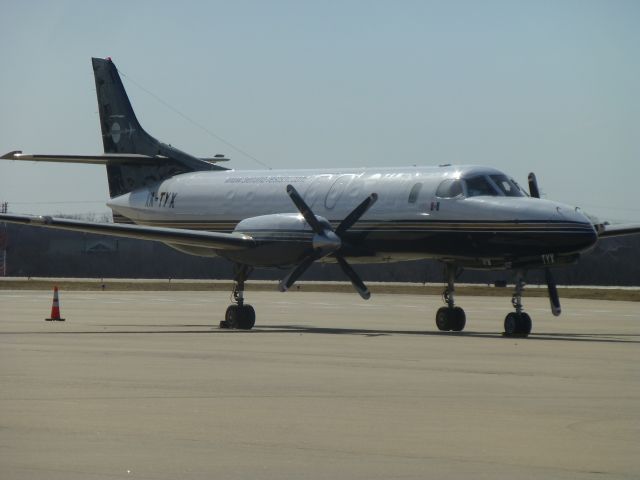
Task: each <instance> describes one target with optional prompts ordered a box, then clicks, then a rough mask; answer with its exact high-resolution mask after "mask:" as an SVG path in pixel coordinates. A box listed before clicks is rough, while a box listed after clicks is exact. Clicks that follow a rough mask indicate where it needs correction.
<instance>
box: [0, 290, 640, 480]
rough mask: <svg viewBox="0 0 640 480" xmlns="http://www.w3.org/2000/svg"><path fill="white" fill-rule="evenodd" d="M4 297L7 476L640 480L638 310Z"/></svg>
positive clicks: (470, 301)
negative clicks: (520, 332)
mask: <svg viewBox="0 0 640 480" xmlns="http://www.w3.org/2000/svg"><path fill="white" fill-rule="evenodd" d="M248 300H249V301H250V303H252V304H253V305H254V307H255V308H256V311H257V325H256V328H255V329H254V330H253V331H249V332H243V331H228V330H219V329H218V328H217V323H218V321H219V320H220V318H221V317H222V315H223V313H224V310H225V308H226V306H227V304H228V303H229V302H228V294H226V293H223V292H212V293H207V292H92V293H87V292H65V291H62V292H61V297H60V301H61V309H62V315H63V316H64V317H65V318H66V321H65V322H45V321H44V318H45V317H48V316H49V313H50V308H51V293H50V292H44V291H0V478H2V479H12V480H13V479H65V480H69V479H70V480H76V479H118V478H122V479H128V478H132V479H133V478H140V479H178V478H179V479H200V478H203V479H204V478H208V479H211V478H220V479H248V478H252V479H283V478H305V479H340V478H344V479H391V478H402V479H423V478H437V479H461V478H463V479H464V478H468V479H479V478H487V479H510V480H511V479H534V478H535V479H538V478H554V479H604V478H606V479H621V478H625V479H632V478H633V479H636V478H639V477H640V361H639V360H640V349H639V344H640V304H639V303H631V302H606V301H592V300H564V301H563V315H562V317H560V318H555V317H553V316H552V315H551V314H550V312H549V308H548V301H547V300H546V299H533V298H529V299H528V298H526V297H525V298H524V304H525V308H526V309H527V311H528V312H529V313H530V314H531V316H532V318H533V322H534V326H533V334H532V335H531V337H530V338H528V339H509V338H504V337H502V336H501V334H500V332H502V322H503V319H504V316H505V314H506V313H508V312H509V311H510V308H511V306H510V303H509V300H508V299H505V298H489V297H485V298H480V297H471V298H463V297H459V298H458V302H459V305H460V306H462V307H463V308H465V310H466V312H467V329H466V330H465V332H462V333H461V334H448V333H442V332H438V331H437V329H436V327H435V322H434V317H435V311H436V310H437V308H438V307H439V306H441V301H440V299H439V298H437V297H432V296H419V295H412V296H404V295H376V296H374V297H372V299H371V300H370V301H368V302H365V301H363V300H361V299H360V298H359V297H358V296H357V295H356V294H336V293H300V292H289V293H286V294H281V293H278V292H273V293H268V292H255V293H252V292H250V295H249V299H248Z"/></svg>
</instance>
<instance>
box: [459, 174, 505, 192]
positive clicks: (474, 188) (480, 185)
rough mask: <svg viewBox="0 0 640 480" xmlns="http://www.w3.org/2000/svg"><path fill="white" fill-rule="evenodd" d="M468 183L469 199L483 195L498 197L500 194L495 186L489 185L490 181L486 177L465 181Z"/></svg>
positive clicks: (481, 176)
mask: <svg viewBox="0 0 640 480" xmlns="http://www.w3.org/2000/svg"><path fill="white" fill-rule="evenodd" d="M465 181H466V183H467V196H468V197H480V196H483V195H489V196H491V197H496V196H497V195H498V192H496V190H495V189H494V188H493V185H491V183H489V180H487V178H486V177H485V176H484V175H479V176H477V177H472V178H467V179H465Z"/></svg>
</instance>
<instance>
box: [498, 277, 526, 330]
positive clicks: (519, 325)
mask: <svg viewBox="0 0 640 480" xmlns="http://www.w3.org/2000/svg"><path fill="white" fill-rule="evenodd" d="M523 277H524V274H523V272H521V271H518V272H517V273H516V290H515V292H514V294H513V297H511V304H512V305H513V308H515V310H516V311H515V312H511V313H509V314H508V315H507V317H506V318H505V319H504V336H505V337H527V336H528V335H529V334H530V333H531V317H530V316H529V315H528V314H527V313H526V312H523V311H522V292H523V291H524V286H525V283H524V279H523Z"/></svg>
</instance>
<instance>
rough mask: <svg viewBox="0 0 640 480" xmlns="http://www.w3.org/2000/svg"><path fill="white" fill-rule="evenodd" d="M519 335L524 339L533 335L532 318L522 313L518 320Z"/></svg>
mask: <svg viewBox="0 0 640 480" xmlns="http://www.w3.org/2000/svg"><path fill="white" fill-rule="evenodd" d="M518 323H519V325H518V327H519V328H518V333H519V334H520V335H522V336H524V337H526V336H528V335H529V334H530V333H531V327H532V322H531V317H530V316H529V314H528V313H525V312H522V313H521V314H520V318H519V319H518Z"/></svg>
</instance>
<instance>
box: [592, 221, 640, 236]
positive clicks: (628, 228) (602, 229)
mask: <svg viewBox="0 0 640 480" xmlns="http://www.w3.org/2000/svg"><path fill="white" fill-rule="evenodd" d="M596 230H597V232H598V237H618V236H621V235H633V234H636V233H640V224H637V223H636V224H620V225H609V224H600V225H596Z"/></svg>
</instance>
